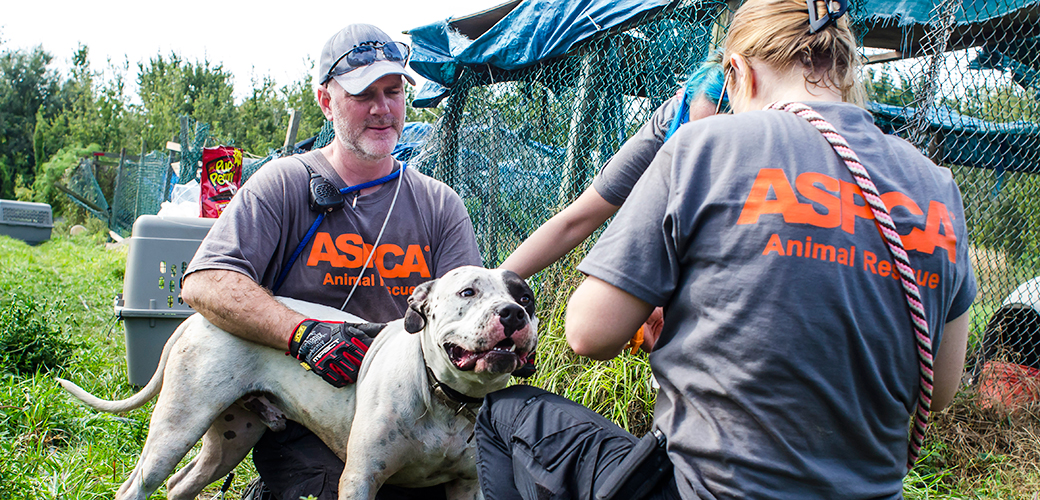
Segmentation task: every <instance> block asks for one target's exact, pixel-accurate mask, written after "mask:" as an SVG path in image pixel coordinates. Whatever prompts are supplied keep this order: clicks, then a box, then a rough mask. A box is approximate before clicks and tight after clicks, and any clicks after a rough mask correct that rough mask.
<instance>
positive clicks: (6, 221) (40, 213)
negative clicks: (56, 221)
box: [0, 200, 54, 245]
mask: <svg viewBox="0 0 1040 500" xmlns="http://www.w3.org/2000/svg"><path fill="white" fill-rule="evenodd" d="M52 223H53V221H52V220H51V206H50V205H48V204H46V203H31V202H28V201H13V200H0V234H3V235H7V236H10V237H12V238H17V239H19V240H22V241H24V242H26V243H28V244H30V245H39V244H40V243H43V242H45V241H47V240H49V239H51V228H52V227H54V226H53V224H52Z"/></svg>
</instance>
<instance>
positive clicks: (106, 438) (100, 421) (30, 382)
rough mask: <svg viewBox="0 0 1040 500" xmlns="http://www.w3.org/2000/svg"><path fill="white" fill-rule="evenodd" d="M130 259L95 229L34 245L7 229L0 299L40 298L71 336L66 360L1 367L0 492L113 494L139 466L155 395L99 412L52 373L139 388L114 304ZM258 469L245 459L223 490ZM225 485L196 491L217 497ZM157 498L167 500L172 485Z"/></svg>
mask: <svg viewBox="0 0 1040 500" xmlns="http://www.w3.org/2000/svg"><path fill="white" fill-rule="evenodd" d="M125 266H126V252H125V247H117V248H114V249H106V248H105V247H104V246H103V245H100V244H98V243H97V241H96V240H94V239H92V238H89V237H75V238H73V237H67V236H57V237H55V238H53V239H51V241H49V242H47V243H44V244H42V245H39V246H35V247H31V246H28V245H26V244H24V243H22V242H20V241H17V240H14V239H11V238H8V237H4V236H0V301H11V300H13V297H14V293H13V292H12V291H14V290H18V292H17V293H18V295H19V296H20V297H32V301H33V303H35V304H37V305H38V306H39V305H40V304H46V306H39V307H40V310H42V311H43V314H42V315H40V317H41V321H42V322H44V323H45V324H46V325H51V327H54V325H56V324H61V325H63V327H62V328H61V330H62V331H63V332H64V334H65V336H67V337H68V341H69V342H70V343H72V344H74V345H73V348H72V349H73V350H72V351H71V352H70V353H68V354H67V355H66V359H65V366H64V368H59V369H57V370H52V371H51V372H50V373H42V372H25V373H22V374H19V375H15V374H12V373H6V372H3V371H0V500H25V499H30V500H54V499H62V500H93V499H98V498H112V496H113V495H114V494H115V492H116V490H118V488H119V485H120V484H121V483H122V482H123V481H124V480H125V479H126V478H127V477H128V476H129V475H130V472H131V471H132V470H133V468H134V464H135V463H136V462H137V458H138V456H139V455H140V452H141V447H142V446H143V444H144V438H145V436H146V435H147V431H148V419H149V415H150V414H151V409H152V405H151V403H149V404H148V405H146V406H145V407H143V408H141V409H138V410H134V411H132V412H130V413H128V414H125V415H109V414H105V413H100V412H96V411H94V410H91V409H89V408H87V407H85V406H84V405H82V404H80V403H79V402H77V401H76V400H75V399H73V398H71V397H70V396H69V395H68V394H66V393H65V391H64V390H62V389H61V387H59V386H58V384H57V383H56V382H55V380H54V378H53V375H54V374H55V372H57V373H56V375H58V376H61V377H63V378H66V379H70V380H72V381H74V382H75V383H77V384H79V385H80V386H81V387H83V388H85V389H86V390H88V391H90V392H91V393H93V394H96V395H98V396H99V397H103V398H106V399H120V398H124V397H127V396H129V395H130V394H132V393H133V392H134V391H135V388H133V387H131V386H130V385H128V383H127V380H126V363H125V348H124V344H123V332H122V328H121V327H120V326H119V324H118V323H117V322H116V321H115V318H114V316H113V310H112V298H113V296H114V295H115V293H116V292H118V291H120V290H122V281H123V272H124V269H125ZM42 318H46V319H42ZM57 318H64V319H62V320H61V321H58V320H57ZM54 328H55V329H56V327H54ZM195 453H197V449H196V451H195V452H193V453H190V454H189V456H188V457H187V458H186V459H185V460H184V462H182V463H181V464H180V465H181V466H183V465H185V464H186V463H187V461H188V460H190V459H191V458H193V457H194V454H195ZM255 476H256V472H255V471H254V470H253V468H252V463H251V462H250V461H249V460H248V459H247V460H245V461H244V462H243V463H242V465H240V466H239V467H238V469H236V470H235V481H234V484H233V485H232V490H231V491H230V492H229V493H228V495H227V497H226V498H238V495H239V494H241V491H242V490H243V489H244V487H245V485H246V483H247V482H248V481H249V480H250V479H251V478H253V477H255ZM219 486H220V482H217V483H216V484H215V485H212V486H211V487H210V488H209V489H208V490H207V491H206V492H204V493H203V494H202V495H200V496H199V498H214V496H215V493H216V489H217V488H218V487H219ZM152 498H153V499H164V498H166V497H165V489H164V488H160V490H159V491H158V492H157V493H156V494H155V495H153V496H152Z"/></svg>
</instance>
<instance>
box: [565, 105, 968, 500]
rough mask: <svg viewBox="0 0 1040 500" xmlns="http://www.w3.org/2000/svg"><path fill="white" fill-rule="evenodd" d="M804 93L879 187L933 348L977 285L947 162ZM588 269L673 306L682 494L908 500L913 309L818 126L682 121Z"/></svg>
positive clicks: (670, 336)
mask: <svg viewBox="0 0 1040 500" xmlns="http://www.w3.org/2000/svg"><path fill="white" fill-rule="evenodd" d="M809 104H810V105H811V106H813V108H814V109H816V111H818V112H819V113H820V114H822V115H823V116H824V117H825V118H826V119H827V120H828V121H830V122H831V123H832V124H833V125H834V126H835V127H836V128H837V129H838V131H839V132H841V133H842V134H843V135H844V136H845V137H846V139H848V140H849V142H850V144H851V147H852V149H853V150H854V151H855V152H856V153H857V154H858V155H859V157H860V159H861V160H862V162H863V164H864V165H865V166H866V169H867V171H868V172H869V173H870V175H871V177H872V178H873V181H874V183H875V184H876V185H877V188H878V191H879V192H880V193H882V199H883V201H884V202H885V204H886V205H887V206H888V207H889V210H890V211H891V214H892V217H893V219H894V220H895V223H896V226H897V228H898V231H899V233H900V234H901V235H902V239H903V243H904V245H905V246H906V248H907V250H908V253H909V257H910V262H911V264H912V266H913V268H914V269H915V271H916V274H917V276H916V278H917V282H918V287H919V288H920V291H921V295H922V297H923V303H924V306H925V309H926V311H927V317H928V322H929V328H930V331H931V333H932V337H933V345H934V346H935V349H936V350H937V349H938V347H939V345H940V341H941V337H942V329H943V325H944V324H945V323H946V322H947V321H949V320H952V319H954V318H956V317H958V316H960V315H961V314H963V313H965V312H966V311H967V310H968V308H969V306H970V304H971V302H972V300H973V299H974V296H975V292H976V283H975V278H974V276H973V274H972V270H971V265H970V263H969V257H968V235H967V231H966V227H965V220H964V213H963V205H962V201H961V197H960V192H959V190H958V189H957V186H956V184H955V183H954V181H953V179H952V176H951V173H950V171H949V170H948V169H945V168H940V167H937V166H935V165H933V164H932V163H931V162H930V161H928V160H927V159H926V158H924V157H923V156H922V155H921V154H920V153H918V152H917V151H916V150H915V149H914V148H913V147H912V146H910V145H909V144H908V143H906V142H905V141H903V140H901V139H899V138H896V137H893V136H887V135H884V134H882V133H881V131H880V130H878V129H877V127H875V126H874V124H873V120H872V119H871V117H870V115H869V114H868V113H866V112H865V111H863V110H862V109H860V108H858V107H855V106H852V105H849V104H842V103H809ZM579 269H580V270H581V271H582V272H584V273H586V274H589V275H591V276H595V277H597V278H600V279H603V280H605V281H606V282H608V283H611V284H612V285H614V286H617V287H618V288H620V289H622V290H625V291H627V292H628V293H631V294H633V295H635V296H636V297H638V298H640V299H642V300H644V301H646V302H648V303H650V304H653V305H660V306H664V308H665V313H664V317H665V326H664V330H663V332H662V334H661V337H660V339H659V340H658V342H657V344H655V347H654V352H653V354H651V356H650V361H651V366H652V367H653V371H654V375H655V376H656V378H657V380H658V382H659V383H660V384H661V390H660V392H659V395H658V399H657V406H656V409H655V425H656V426H658V427H659V428H660V429H661V430H662V431H663V432H664V433H665V434H666V435H667V437H668V441H669V444H668V449H669V456H670V457H671V459H672V461H673V462H674V463H675V471H676V478H677V482H678V484H679V488H680V492H681V493H682V496H683V498H702V499H715V498H797V499H809V498H821V499H822V498H830V499H833V498H842V499H858V498H889V499H897V498H901V497H902V478H903V476H904V474H905V472H906V468H905V463H906V459H907V436H908V423H909V420H910V414H911V411H912V410H913V408H914V404H915V402H916V400H917V394H918V390H919V375H918V358H917V353H916V346H915V340H914V333H913V330H912V329H911V324H910V316H909V313H908V311H907V305H906V302H905V298H904V295H903V291H902V288H901V286H900V283H899V281H898V280H897V279H894V274H893V272H892V270H893V267H892V264H891V258H890V256H889V253H888V250H887V247H886V246H885V244H884V242H883V240H882V238H881V235H880V233H879V231H878V229H877V227H876V225H875V223H874V220H873V216H872V214H871V212H870V210H869V207H866V206H865V205H864V201H863V198H862V195H861V191H860V190H859V188H858V186H857V185H856V184H855V181H854V180H853V179H852V177H851V175H850V174H849V172H848V169H847V167H846V166H845V164H844V163H843V162H841V160H840V159H839V158H838V156H837V155H836V154H835V152H834V151H833V149H832V148H831V147H830V145H829V144H828V143H827V142H826V140H825V139H824V138H823V136H822V135H821V134H820V132H819V131H817V130H816V129H815V128H814V127H812V126H811V125H809V124H808V122H806V121H805V120H804V119H802V118H800V117H798V116H795V115H793V114H790V113H785V112H780V111H755V112H748V113H741V114H738V115H733V116H725V117H711V118H707V119H704V120H699V121H697V122H694V123H691V124H689V125H687V126H684V127H682V128H681V129H680V131H679V132H678V133H677V134H676V135H675V136H674V137H673V138H671V139H670V140H669V141H668V143H667V144H666V145H665V146H664V147H663V148H662V149H661V152H660V154H659V155H658V156H657V158H656V159H655V160H654V162H653V163H652V164H651V166H650V168H649V169H648V170H647V171H646V173H645V174H644V175H643V178H642V179H641V180H640V181H639V183H638V184H637V185H636V187H635V189H634V190H633V192H632V194H631V196H630V197H629V199H628V201H627V202H626V203H625V205H624V206H623V207H622V208H621V210H620V211H619V212H618V214H617V216H616V218H615V219H614V221H613V223H612V224H611V225H610V226H609V227H608V228H607V230H606V232H605V233H604V234H603V236H602V238H600V240H599V241H598V242H597V244H596V245H595V247H594V248H593V249H592V251H591V252H590V253H589V255H588V257H587V258H586V259H585V260H584V261H583V262H582V264H581V265H580V266H579Z"/></svg>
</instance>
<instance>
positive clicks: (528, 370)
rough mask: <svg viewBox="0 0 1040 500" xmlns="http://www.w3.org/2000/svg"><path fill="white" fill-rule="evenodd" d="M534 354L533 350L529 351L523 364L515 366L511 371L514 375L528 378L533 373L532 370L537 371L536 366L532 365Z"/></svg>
mask: <svg viewBox="0 0 1040 500" xmlns="http://www.w3.org/2000/svg"><path fill="white" fill-rule="evenodd" d="M535 354H537V353H536V352H535V351H531V353H530V354H528V355H527V362H526V363H524V366H521V367H520V368H517V369H516V370H515V371H513V376H514V377H517V378H530V377H531V376H532V375H534V372H535V371H537V368H536V367H535V365H534V357H535Z"/></svg>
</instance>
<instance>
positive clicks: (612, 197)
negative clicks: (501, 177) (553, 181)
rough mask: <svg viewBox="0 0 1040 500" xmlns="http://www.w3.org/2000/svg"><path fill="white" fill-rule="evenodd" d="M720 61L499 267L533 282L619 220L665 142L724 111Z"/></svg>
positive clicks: (702, 71)
mask: <svg viewBox="0 0 1040 500" xmlns="http://www.w3.org/2000/svg"><path fill="white" fill-rule="evenodd" d="M720 61H721V58H720V57H719V56H716V57H713V58H711V59H709V60H707V61H705V62H703V63H701V64H700V65H699V67H698V68H697V70H696V71H694V73H693V74H692V75H691V76H690V79H689V80H687V82H686V85H685V86H684V87H683V89H682V90H680V91H679V92H678V93H677V94H676V96H675V97H673V98H671V99H669V100H667V101H665V103H664V104H662V105H661V106H660V107H659V108H657V110H656V111H654V114H653V116H651V117H650V120H648V121H647V122H646V123H645V124H643V126H642V128H640V129H639V131H638V132H636V134H635V135H634V136H632V137H631V138H630V139H629V140H627V141H625V143H624V144H623V145H622V146H621V149H620V150H618V152H617V154H615V155H614V156H613V157H612V158H611V159H610V161H608V162H607V164H606V165H604V166H603V169H602V170H600V172H599V175H597V176H596V179H595V180H594V181H593V183H592V186H590V187H589V188H588V189H586V190H585V192H584V193H582V194H581V196H579V197H578V199H577V200H575V201H574V203H571V204H570V205H569V206H567V208H564V209H563V210H562V211H560V212H559V213H558V214H556V215H555V216H553V217H552V218H551V219H549V220H548V221H546V223H545V224H542V226H541V227H539V228H538V230H536V231H535V232H534V233H533V234H531V236H530V237H529V238H527V240H525V241H524V242H523V243H522V244H521V245H520V246H519V247H517V249H516V250H515V251H514V252H513V253H512V254H510V255H509V257H508V258H507V259H506V260H505V262H503V263H502V265H501V266H499V267H501V268H502V269H509V270H510V271H513V272H515V273H517V274H519V275H520V276H521V277H523V278H524V279H527V278H530V277H531V276H533V275H534V274H535V273H537V272H538V271H541V270H542V269H545V268H546V267H548V266H549V265H550V264H552V263H553V262H556V261H557V260H559V259H560V257H563V256H564V255H565V254H566V253H567V252H569V251H571V250H573V249H574V248H575V247H577V246H578V244H580V243H581V242H582V241H585V238H588V237H589V235H591V234H592V232H593V231H595V230H596V229H597V228H598V227H599V226H600V225H602V224H603V223H604V222H606V220H607V219H609V218H610V216H612V215H614V213H615V212H617V210H618V208H619V207H620V206H621V204H622V203H624V202H625V198H627V197H628V194H629V193H630V192H631V191H632V186H634V185H635V183H636V181H638V180H639V177H640V176H642V175H643V172H644V171H645V170H646V167H647V166H648V165H650V161H651V160H653V159H654V156H655V155H656V154H657V151H658V150H660V149H661V146H662V145H663V144H664V142H665V140H667V138H668V137H670V136H671V135H672V134H674V133H675V131H676V130H677V129H678V128H679V126H680V125H681V124H683V123H686V122H688V121H694V120H699V119H701V118H704V117H707V116H711V115H713V114H715V112H716V110H717V109H719V108H720V107H722V108H725V107H726V104H727V103H726V99H725V96H724V95H723V92H722V87H723V83H722V65H721V64H720ZM720 99H722V101H723V102H722V104H721V106H720V104H719V100H720Z"/></svg>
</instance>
